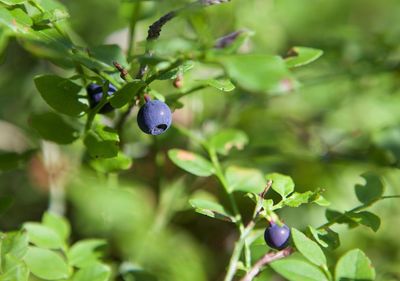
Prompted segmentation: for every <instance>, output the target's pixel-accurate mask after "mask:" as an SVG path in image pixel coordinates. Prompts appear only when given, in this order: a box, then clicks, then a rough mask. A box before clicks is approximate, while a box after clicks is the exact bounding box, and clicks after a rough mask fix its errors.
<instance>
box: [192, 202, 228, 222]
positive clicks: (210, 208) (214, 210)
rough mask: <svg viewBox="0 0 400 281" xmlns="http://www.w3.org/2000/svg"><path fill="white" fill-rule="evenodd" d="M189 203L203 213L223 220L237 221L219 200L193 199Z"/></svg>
mask: <svg viewBox="0 0 400 281" xmlns="http://www.w3.org/2000/svg"><path fill="white" fill-rule="evenodd" d="M189 203H190V205H191V206H192V207H193V208H194V209H195V211H196V212H197V213H200V214H202V215H205V216H208V217H211V218H215V219H219V220H223V221H229V222H234V221H235V219H234V217H232V215H230V214H229V213H228V212H227V211H226V210H225V209H224V207H223V206H222V205H220V204H219V203H217V202H213V201H208V200H204V199H192V200H190V201H189Z"/></svg>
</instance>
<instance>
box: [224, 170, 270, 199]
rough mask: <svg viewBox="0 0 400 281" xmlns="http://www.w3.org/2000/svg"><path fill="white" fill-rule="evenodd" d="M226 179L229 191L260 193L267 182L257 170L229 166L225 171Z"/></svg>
mask: <svg viewBox="0 0 400 281" xmlns="http://www.w3.org/2000/svg"><path fill="white" fill-rule="evenodd" d="M226 179H227V181H228V184H229V188H230V191H242V192H252V193H257V194H258V193H261V192H262V191H263V190H264V188H265V185H266V184H267V181H266V180H265V178H264V176H263V174H262V173H261V172H260V171H259V170H257V169H251V168H243V167H239V166H229V167H228V168H227V169H226Z"/></svg>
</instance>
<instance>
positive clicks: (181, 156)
mask: <svg viewBox="0 0 400 281" xmlns="http://www.w3.org/2000/svg"><path fill="white" fill-rule="evenodd" d="M168 156H169V158H170V159H171V161H172V162H174V163H175V165H177V166H178V167H179V168H181V169H183V170H185V171H186V172H189V173H191V174H193V175H196V176H199V177H208V176H211V175H212V174H213V173H214V167H213V166H212V164H211V163H210V161H208V160H206V159H205V158H204V157H202V156H200V155H198V154H195V153H193V152H190V151H186V150H182V149H171V150H169V151H168Z"/></svg>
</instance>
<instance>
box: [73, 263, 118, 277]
mask: <svg viewBox="0 0 400 281" xmlns="http://www.w3.org/2000/svg"><path fill="white" fill-rule="evenodd" d="M110 276H111V269H110V267H108V266H107V265H104V264H101V263H94V264H92V265H90V266H88V267H85V268H82V269H79V270H78V272H77V273H76V274H75V275H74V277H73V278H72V281H108V280H109V278H110Z"/></svg>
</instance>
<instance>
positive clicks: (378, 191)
mask: <svg viewBox="0 0 400 281" xmlns="http://www.w3.org/2000/svg"><path fill="white" fill-rule="evenodd" d="M361 177H363V178H364V179H365V181H366V183H365V185H360V184H357V185H356V186H355V192H356V195H357V198H358V200H359V201H360V202H361V203H364V204H368V203H370V202H372V201H375V200H378V199H379V198H380V197H381V196H382V194H383V184H382V181H381V179H380V178H379V176H378V175H376V174H374V173H365V174H362V175H361Z"/></svg>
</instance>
